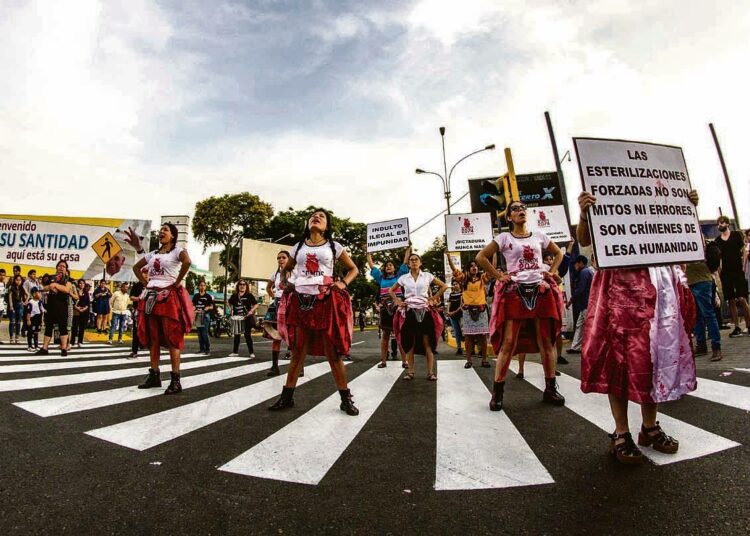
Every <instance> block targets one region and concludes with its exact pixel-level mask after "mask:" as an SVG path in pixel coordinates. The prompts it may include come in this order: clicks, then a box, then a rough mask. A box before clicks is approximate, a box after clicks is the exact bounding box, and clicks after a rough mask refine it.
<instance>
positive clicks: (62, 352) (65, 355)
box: [60, 350, 68, 357]
mask: <svg viewBox="0 0 750 536" xmlns="http://www.w3.org/2000/svg"><path fill="white" fill-rule="evenodd" d="M60 355H61V356H63V357H67V356H68V351H67V350H60Z"/></svg>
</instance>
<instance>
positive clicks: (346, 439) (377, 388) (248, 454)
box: [219, 367, 403, 485]
mask: <svg viewBox="0 0 750 536" xmlns="http://www.w3.org/2000/svg"><path fill="white" fill-rule="evenodd" d="M305 372H307V369H305ZM402 372H403V371H402V370H401V368H396V367H387V368H383V369H379V368H376V367H373V368H371V369H369V370H368V371H367V372H365V373H364V374H361V375H360V376H358V377H357V378H356V379H354V380H353V381H352V382H351V384H350V387H351V390H352V394H353V395H354V397H355V401H357V402H358V404H357V407H358V408H359V415H358V416H356V417H350V416H349V415H346V414H345V413H344V412H342V411H341V410H340V409H339V404H340V403H341V398H340V397H339V394H338V392H336V393H334V394H332V395H331V396H330V397H328V398H326V399H325V400H323V401H322V402H321V403H320V404H318V405H317V406H315V407H314V408H313V409H311V410H310V411H308V412H307V413H305V414H304V415H302V416H301V417H299V418H298V419H296V420H294V421H293V422H291V423H290V424H288V425H287V426H285V427H284V428H282V429H281V430H279V431H277V432H276V433H274V434H273V435H271V436H270V437H268V438H266V439H265V440H264V441H262V442H260V443H258V444H257V445H255V446H254V447H252V448H251V449H249V450H247V451H245V452H244V453H242V454H240V455H239V456H238V457H236V458H235V459H233V460H231V461H230V462H228V463H226V464H225V465H223V466H221V467H219V470H220V471H227V472H229V473H237V474H240V475H248V476H255V477H259V478H270V479H273V480H283V481H286V482H298V483H301V484H312V485H316V484H318V483H319V482H320V481H321V480H322V479H323V477H324V476H325V475H326V473H328V471H329V470H330V469H331V467H333V464H334V463H336V460H338V459H339V457H340V456H341V455H342V454H343V453H344V451H345V450H346V448H347V447H348V446H349V444H350V443H351V442H352V441H353V440H354V438H355V437H356V436H357V434H359V432H360V431H361V430H362V428H363V427H364V426H365V424H367V421H368V420H369V419H370V417H372V415H373V413H375V410H376V409H377V408H378V406H380V403H381V402H382V401H383V400H384V399H385V397H386V396H387V395H388V392H389V391H390V390H391V387H393V384H394V382H395V381H396V380H397V379H398V378H400V377H401V373H402Z"/></svg>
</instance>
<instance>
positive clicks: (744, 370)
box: [734, 367, 750, 372]
mask: <svg viewBox="0 0 750 536" xmlns="http://www.w3.org/2000/svg"><path fill="white" fill-rule="evenodd" d="M734 370H737V371H739V372H750V368H737V367H735V369H734Z"/></svg>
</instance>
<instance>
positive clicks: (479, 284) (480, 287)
mask: <svg viewBox="0 0 750 536" xmlns="http://www.w3.org/2000/svg"><path fill="white" fill-rule="evenodd" d="M446 256H447V257H448V264H449V265H450V268H451V270H452V271H453V279H454V281H458V283H459V284H460V285H461V287H462V289H463V292H462V294H461V309H462V311H463V318H462V320H463V326H462V328H461V333H462V335H463V337H464V339H465V340H466V345H465V347H466V364H465V365H464V368H467V369H469V368H471V367H472V364H473V359H472V358H473V356H472V354H473V352H474V345H477V346H478V347H479V353H480V354H481V356H482V366H483V367H485V368H489V367H490V363H489V361H487V335H489V333H490V323H489V320H490V315H489V310H488V308H487V295H486V294H485V291H484V286H485V285H486V284H487V283H488V282H489V281H490V279H492V277H491V276H490V275H489V274H488V273H486V272H484V273H481V272H480V271H479V265H478V264H477V263H476V262H475V261H471V262H470V263H469V265H468V266H467V267H466V269H465V270H463V271H461V270H458V269H457V268H456V267H455V266H454V265H453V259H452V258H451V256H450V255H447V254H446Z"/></svg>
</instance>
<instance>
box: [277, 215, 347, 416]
mask: <svg viewBox="0 0 750 536" xmlns="http://www.w3.org/2000/svg"><path fill="white" fill-rule="evenodd" d="M332 224H333V221H332V219H331V215H330V213H329V212H328V211H327V210H324V209H315V210H313V212H312V214H310V216H309V218H308V220H307V224H306V225H305V231H304V236H303V237H302V240H301V241H300V242H299V244H297V246H296V247H295V248H294V250H292V254H291V256H290V258H289V261H288V262H287V264H286V267H285V269H284V270H283V271H282V274H281V278H282V281H285V287H286V288H285V291H284V294H283V296H282V298H281V303H280V305H279V309H278V313H277V321H278V327H279V331H280V333H281V335H282V337H284V338H285V339H286V341H287V343H288V344H289V346H290V347H291V348H292V361H291V363H290V364H289V370H288V372H287V376H286V383H285V385H284V388H283V390H282V392H281V397H280V398H279V400H278V401H277V402H276V403H275V404H274V405H273V406H271V407H270V408H268V409H270V410H271V411H277V410H282V409H286V408H290V407H292V406H294V398H293V397H294V388H295V387H296V385H297V378H299V375H300V372H301V370H302V367H303V366H304V363H305V357H306V356H307V354H312V355H321V356H322V355H324V356H325V357H326V359H327V360H328V363H329V365H330V366H331V372H332V373H333V379H334V381H335V382H336V387H337V388H338V390H339V395H341V406H340V408H341V410H342V411H344V412H346V414H347V415H359V410H358V409H357V408H356V407H355V406H354V403H353V402H352V395H351V392H350V391H349V388H348V387H347V379H346V367H345V366H344V363H343V361H342V360H341V358H342V356H346V355H349V349H350V348H351V344H352V330H353V327H354V326H353V322H354V317H353V315H352V302H351V298H350V297H349V293H348V292H347V291H346V288H347V287H348V286H349V284H351V282H352V281H354V279H355V278H356V277H357V274H359V270H358V269H357V266H356V265H355V264H354V262H353V261H352V260H351V258H349V255H348V254H347V253H346V251H344V247H343V246H342V245H341V244H339V243H338V242H334V241H333V229H332ZM336 262H339V263H341V265H342V266H343V268H344V269H345V270H346V275H345V276H344V277H343V279H342V280H340V281H337V282H335V283H334V281H333V269H334V266H335V265H336ZM290 271H292V272H293V273H292V276H293V279H294V283H292V284H287V283H286V278H287V275H288V273H289V272H290Z"/></svg>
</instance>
